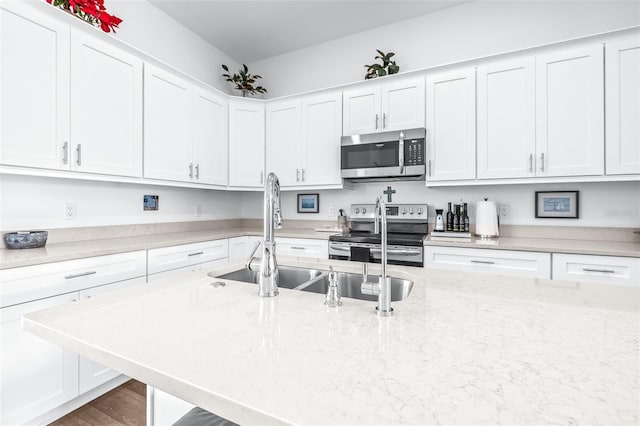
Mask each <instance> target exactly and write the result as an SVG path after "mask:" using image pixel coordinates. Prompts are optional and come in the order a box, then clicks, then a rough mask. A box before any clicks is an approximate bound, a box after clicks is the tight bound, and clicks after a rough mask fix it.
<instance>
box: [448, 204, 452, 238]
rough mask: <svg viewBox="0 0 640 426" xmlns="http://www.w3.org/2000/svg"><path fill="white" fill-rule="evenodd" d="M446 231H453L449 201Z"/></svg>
mask: <svg viewBox="0 0 640 426" xmlns="http://www.w3.org/2000/svg"><path fill="white" fill-rule="evenodd" d="M447 231H453V213H451V203H449V210H447Z"/></svg>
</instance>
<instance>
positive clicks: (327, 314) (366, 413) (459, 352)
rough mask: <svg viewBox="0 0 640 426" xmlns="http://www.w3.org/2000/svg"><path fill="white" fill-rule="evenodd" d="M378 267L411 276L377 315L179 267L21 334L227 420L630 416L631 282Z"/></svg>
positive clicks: (639, 307) (636, 328) (635, 348)
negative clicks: (268, 293)
mask: <svg viewBox="0 0 640 426" xmlns="http://www.w3.org/2000/svg"><path fill="white" fill-rule="evenodd" d="M280 264H281V265H287V264H288V265H300V266H310V267H317V268H326V267H327V266H328V265H329V263H328V262H327V261H316V262H313V261H306V262H305V263H302V262H299V261H296V260H295V259H286V258H283V259H280ZM330 264H331V265H333V266H334V267H335V268H336V269H337V270H350V271H354V272H355V271H357V269H356V268H355V267H354V265H353V264H352V263H347V262H339V261H331V262H330ZM238 267H239V264H238V265H231V266H228V267H225V268H222V269H220V270H219V271H218V272H220V273H224V272H226V271H229V270H234V269H236V268H238ZM371 272H372V273H375V272H377V271H376V267H375V266H372V268H371ZM389 273H390V275H391V276H396V277H402V278H408V279H412V280H414V281H415V285H414V288H413V291H412V293H411V295H410V296H409V298H408V299H406V300H404V301H401V302H394V303H393V307H394V308H395V315H394V316H393V317H389V318H379V317H377V316H376V315H375V313H374V306H375V303H374V302H366V301H359V300H354V299H347V298H343V299H342V300H343V302H344V305H343V306H342V307H340V308H333V309H332V308H327V307H325V306H324V305H323V299H324V296H323V295H321V294H314V293H306V292H301V291H294V290H287V289H281V290H280V295H279V296H278V297H275V298H260V297H258V295H257V287H256V285H255V284H246V283H239V282H234V281H226V286H225V287H218V288H214V287H213V286H211V285H210V283H211V282H212V281H214V280H213V279H212V278H209V277H207V276H206V275H204V274H203V273H194V274H191V275H188V276H187V275H185V276H184V277H182V278H172V279H167V280H165V281H160V282H157V283H153V284H142V285H140V286H137V287H133V288H129V289H125V290H122V291H120V292H114V293H111V294H106V295H103V296H99V297H96V298H92V299H89V300H83V301H81V302H76V303H74V304H70V305H66V306H60V307H56V308H52V309H48V310H45V311H41V312H37V313H33V314H29V315H27V316H25V317H24V327H25V329H27V330H28V331H30V332H33V333H35V334H37V335H39V336H41V337H43V338H45V339H48V340H51V341H53V342H55V343H57V344H60V345H62V346H64V347H66V348H68V349H70V350H72V351H75V352H78V353H79V354H81V355H84V356H88V357H90V358H92V359H94V360H96V361H98V362H101V363H103V364H106V365H108V366H110V367H113V368H115V369H117V370H119V371H121V372H123V373H124V374H127V375H129V376H131V377H134V378H136V379H138V380H140V381H142V382H144V383H148V384H150V385H152V386H154V387H157V388H159V389H162V390H165V391H167V392H169V393H171V394H174V395H176V396H178V397H180V398H182V399H185V400H187V401H190V402H192V403H194V404H196V405H198V406H201V407H203V408H204V409H207V410H209V411H212V412H215V413H217V414H219V415H221V416H223V417H226V418H228V419H230V420H232V421H235V422H237V423H240V424H243V425H244V424H248V425H250V424H260V425H266V424H297V425H309V424H314V425H395V424H407V425H432V424H433V425H453V424H456V425H471V424H473V425H480V424H492V425H495V424H503V425H548V424H549V425H550V424H564V425H567V424H574V425H575V424H579V425H583V424H590V425H637V424H638V423H639V422H640V346H639V344H638V340H639V336H640V289H638V288H632V287H621V286H605V285H595V284H579V283H572V282H563V281H550V280H534V279H527V278H513V277H500V276H494V275H489V274H480V273H473V274H471V273H462V272H451V271H432V270H423V269H418V268H407V267H397V266H390V267H389Z"/></svg>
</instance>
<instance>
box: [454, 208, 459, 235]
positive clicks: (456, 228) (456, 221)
mask: <svg viewBox="0 0 640 426" xmlns="http://www.w3.org/2000/svg"><path fill="white" fill-rule="evenodd" d="M453 208H454V213H453V232H460V205H459V204H454V205H453Z"/></svg>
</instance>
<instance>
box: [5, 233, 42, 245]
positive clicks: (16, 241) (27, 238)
mask: <svg viewBox="0 0 640 426" xmlns="http://www.w3.org/2000/svg"><path fill="white" fill-rule="evenodd" d="M48 236H49V233H48V232H47V231H24V232H7V233H6V234H4V243H5V244H6V246H7V248H9V249H26V248H38V247H44V245H45V244H46V243H47V237H48Z"/></svg>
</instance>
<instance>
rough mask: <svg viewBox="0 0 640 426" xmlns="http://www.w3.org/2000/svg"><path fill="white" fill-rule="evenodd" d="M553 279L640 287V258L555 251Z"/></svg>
mask: <svg viewBox="0 0 640 426" xmlns="http://www.w3.org/2000/svg"><path fill="white" fill-rule="evenodd" d="M553 279H554V280H567V281H582V282H595V283H603V284H616V285H628V286H634V287H640V259H639V258H634V257H615V256H591V255H582V254H558V253H554V254H553Z"/></svg>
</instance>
